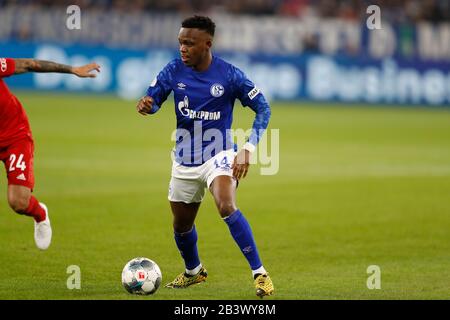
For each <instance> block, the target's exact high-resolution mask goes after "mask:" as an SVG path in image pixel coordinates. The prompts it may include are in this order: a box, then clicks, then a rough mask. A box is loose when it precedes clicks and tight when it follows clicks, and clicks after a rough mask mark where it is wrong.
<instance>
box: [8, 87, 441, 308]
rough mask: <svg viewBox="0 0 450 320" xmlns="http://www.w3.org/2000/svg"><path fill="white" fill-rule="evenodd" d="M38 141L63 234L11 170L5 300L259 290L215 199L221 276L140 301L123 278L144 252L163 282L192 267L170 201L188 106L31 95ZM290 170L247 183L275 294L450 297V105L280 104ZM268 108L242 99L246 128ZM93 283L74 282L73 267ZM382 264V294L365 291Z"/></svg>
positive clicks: (47, 196) (40, 168)
mask: <svg viewBox="0 0 450 320" xmlns="http://www.w3.org/2000/svg"><path fill="white" fill-rule="evenodd" d="M17 95H18V97H19V99H20V100H21V101H22V103H23V105H24V106H25V109H26V110H27V113H28V116H29V118H30V122H31V126H32V129H33V134H34V138H35V148H36V150H35V176H36V187H35V195H36V196H37V197H38V199H39V200H41V201H43V202H45V203H46V204H47V205H48V207H49V209H50V215H51V221H52V226H53V241H52V245H51V247H50V248H49V250H48V251H45V252H43V251H39V250H38V249H36V247H35V245H34V240H33V221H32V220H31V219H30V218H27V217H23V216H19V215H17V214H15V213H13V212H12V211H11V210H10V209H9V208H8V206H7V203H6V197H5V195H6V175H5V170H4V169H2V170H1V172H2V173H1V174H0V181H1V183H0V193H1V194H2V195H3V197H2V198H1V200H0V241H1V245H0V260H1V262H0V299H141V300H145V299H149V300H155V299H156V300H157V299H190V300H191V299H194V300H195V299H257V298H256V296H255V293H254V287H253V281H252V279H251V274H250V271H249V267H248V265H247V262H246V260H245V259H244V257H243V256H242V255H241V253H240V252H239V250H238V248H237V246H236V245H235V244H234V242H233V240H232V238H231V236H230V234H229V231H228V228H227V226H226V224H225V223H223V222H222V221H221V219H220V216H219V214H218V213H217V211H216V208H215V206H214V203H213V201H212V198H211V196H210V195H209V194H208V195H207V196H206V199H205V201H204V203H203V204H202V206H201V208H200V212H199V215H198V218H197V222H196V224H197V229H198V233H199V243H198V245H199V252H200V258H201V260H202V262H203V264H204V265H205V267H206V268H207V269H208V272H209V277H208V281H207V282H206V283H203V284H201V285H198V286H195V287H192V288H189V289H185V290H170V289H166V288H162V287H161V288H160V289H159V290H158V291H157V293H156V294H155V295H152V296H146V297H138V296H133V295H130V294H128V293H127V292H126V291H125V290H124V289H123V287H122V285H121V281H120V276H121V271H122V268H123V266H124V265H125V263H126V262H127V261H129V260H130V259H132V258H134V257H139V256H145V257H148V258H150V259H153V260H155V261H156V262H157V263H158V264H159V266H160V267H161V270H162V273H163V284H164V283H166V282H167V281H169V280H172V279H173V277H175V276H176V275H177V274H178V273H180V272H181V271H182V270H183V268H184V266H183V262H182V259H181V258H180V256H179V253H178V251H177V249H176V246H175V243H174V241H173V234H172V226H171V223H172V216H171V213H170V210H169V206H168V201H167V188H168V181H169V176H170V169H171V162H170V149H171V147H172V141H171V139H170V136H171V133H172V131H173V129H174V126H175V116H174V112H173V103H172V101H168V102H167V103H166V104H165V105H164V107H163V109H162V110H161V111H160V112H159V113H158V114H156V115H155V116H148V117H142V116H140V115H139V114H138V113H136V111H135V103H134V102H126V101H122V100H119V99H117V98H114V97H108V96H78V95H62V94H32V93H27V92H18V94H17ZM272 110H273V111H272V119H271V123H270V128H272V129H280V140H281V143H280V168H279V172H278V174H276V175H272V176H263V175H260V174H259V169H260V167H261V166H260V165H254V166H252V167H251V168H250V170H251V171H250V173H249V175H248V176H247V178H246V179H245V180H243V181H242V183H241V184H240V187H239V189H238V199H237V200H238V206H239V207H240V209H241V210H242V211H243V212H244V214H245V215H246V217H247V218H248V220H249V221H250V224H251V226H252V229H253V231H254V235H255V238H256V242H257V244H258V247H259V251H260V254H261V257H262V260H263V262H264V265H265V267H266V268H267V269H268V270H269V272H270V274H271V276H272V279H273V281H274V284H275V290H276V292H275V295H274V296H273V297H270V298H269V299H448V298H449V297H450V274H449V271H450V110H449V109H444V108H426V107H414V108H404V107H394V108H391V107H375V106H357V105H354V106H342V105H339V106H338V105H325V104H310V103H297V104H281V103H274V104H273V105H272ZM253 116H254V114H253V112H252V111H251V110H249V109H244V108H242V107H241V106H240V104H239V103H237V104H236V107H235V113H234V119H235V122H234V127H235V128H239V127H242V128H249V127H251V123H252V120H253ZM70 265H77V266H79V267H80V269H81V289H80V290H76V289H75V290H69V289H67V285H66V282H67V279H68V277H69V276H70V274H68V273H67V272H66V271H67V267H68V266H70ZM369 265H378V266H379V267H380V269H381V289H379V290H376V289H375V290H369V289H368V288H367V286H366V281H367V278H368V277H369V276H370V274H367V267H368V266H369Z"/></svg>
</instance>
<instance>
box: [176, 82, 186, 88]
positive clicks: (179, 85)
mask: <svg viewBox="0 0 450 320" xmlns="http://www.w3.org/2000/svg"><path fill="white" fill-rule="evenodd" d="M177 86H178V89H180V90H184V89H186V85H185V84H184V83H183V82H178V83H177Z"/></svg>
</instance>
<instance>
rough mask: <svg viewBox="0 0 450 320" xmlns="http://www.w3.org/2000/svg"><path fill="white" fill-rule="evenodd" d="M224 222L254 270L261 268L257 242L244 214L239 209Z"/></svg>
mask: <svg viewBox="0 0 450 320" xmlns="http://www.w3.org/2000/svg"><path fill="white" fill-rule="evenodd" d="M224 220H225V222H226V223H227V225H228V228H229V229H230V232H231V235H232V236H233V239H234V241H236V243H237V245H238V246H239V248H240V249H241V251H242V253H243V254H244V256H245V258H246V259H247V261H248V263H249V264H250V267H251V268H252V270H256V269H258V268H260V267H261V266H262V263H261V260H260V259H259V255H258V249H257V248H256V244H255V240H254V239H253V233H252V229H251V228H250V225H249V224H248V222H247V219H245V217H244V215H243V214H242V212H241V211H240V210H239V209H238V210H236V211H235V212H233V213H232V214H231V215H229V216H228V217H226V218H225V219H224Z"/></svg>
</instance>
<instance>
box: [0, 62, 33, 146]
mask: <svg viewBox="0 0 450 320" xmlns="http://www.w3.org/2000/svg"><path fill="white" fill-rule="evenodd" d="M15 69H16V64H15V62H14V60H13V59H8V58H0V148H1V147H2V146H6V145H8V144H10V143H11V142H12V141H15V140H17V139H21V138H24V137H27V136H28V137H30V138H31V129H30V124H29V122H28V118H27V115H26V114H25V110H24V109H23V107H22V105H21V104H20V102H19V100H17V98H16V97H15V96H14V95H13V94H12V93H11V91H9V89H8V87H7V86H6V83H5V82H4V81H3V78H4V77H8V76H10V75H12V74H14V71H15Z"/></svg>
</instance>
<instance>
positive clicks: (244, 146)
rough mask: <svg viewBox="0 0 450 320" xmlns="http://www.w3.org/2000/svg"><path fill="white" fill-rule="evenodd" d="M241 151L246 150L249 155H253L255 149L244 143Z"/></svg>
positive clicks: (248, 143)
mask: <svg viewBox="0 0 450 320" xmlns="http://www.w3.org/2000/svg"><path fill="white" fill-rule="evenodd" d="M242 149H245V150H248V151H249V152H250V153H253V152H254V151H255V150H256V147H255V146H254V145H253V144H251V143H250V142H246V143H245V144H244V145H243V146H242Z"/></svg>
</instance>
